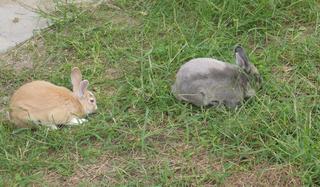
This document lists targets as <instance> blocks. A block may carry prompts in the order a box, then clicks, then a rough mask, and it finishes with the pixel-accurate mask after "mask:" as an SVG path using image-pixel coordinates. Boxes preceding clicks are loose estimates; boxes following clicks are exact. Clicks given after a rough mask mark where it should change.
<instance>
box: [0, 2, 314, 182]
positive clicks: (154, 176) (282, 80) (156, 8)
mask: <svg viewBox="0 0 320 187" xmlns="http://www.w3.org/2000/svg"><path fill="white" fill-rule="evenodd" d="M114 5H116V6H117V7H119V8H120V10H117V9H114V8H110V7H109V6H106V5H101V6H99V7H96V8H94V9H93V8H91V9H86V8H77V7H75V6H73V5H70V6H62V7H59V9H57V12H56V13H55V14H52V15H47V16H50V17H51V19H53V20H54V25H52V27H51V29H50V31H47V32H43V33H41V34H40V35H39V38H40V39H38V40H37V41H36V44H34V43H33V44H29V45H28V46H27V50H26V51H27V52H28V54H30V55H31V60H32V62H33V68H32V69H28V68H23V69H22V70H19V73H17V70H15V68H14V67H13V66H10V65H9V66H4V67H3V68H1V69H0V86H1V88H0V91H1V92H0V97H10V95H11V94H12V92H13V90H14V89H16V88H18V87H19V86H21V85H22V84H23V83H25V82H28V81H30V80H36V79H43V80H48V81H50V82H53V83H55V84H57V85H62V86H66V87H68V88H70V77H69V74H70V69H71V67H73V66H78V67H80V69H81V70H82V73H83V75H84V77H85V78H86V79H88V80H89V81H90V88H91V89H94V92H95V95H96V97H97V102H98V107H99V111H98V113H97V114H96V115H93V116H91V117H90V118H89V122H88V123H87V124H86V125H85V126H81V127H76V128H62V129H60V130H57V131H47V130H46V129H39V130H36V131H31V130H23V131H19V132H15V129H14V128H12V127H10V125H9V124H10V123H9V122H8V121H7V120H6V119H5V118H3V119H0V124H1V126H0V183H3V184H4V185H7V186H14V185H32V184H36V185H50V184H51V183H52V181H51V180H56V181H55V182H57V183H63V182H64V181H63V180H65V181H67V182H68V181H69V182H70V180H71V179H72V177H74V176H78V177H79V176H82V178H83V179H84V180H83V181H80V182H79V180H78V181H77V182H75V183H74V184H82V185H88V184H92V183H94V184H96V185H99V184H100V185H101V184H103V185H129V186H131V185H132V186H141V185H159V186H178V185H190V184H191V185H195V186H199V185H205V184H216V185H221V184H232V182H230V181H229V179H230V177H232V176H237V174H239V173H240V174H242V175H245V174H246V173H250V172H255V171H256V169H255V168H257V167H258V168H259V166H260V167H261V166H263V167H262V169H261V170H262V171H264V169H266V170H267V169H268V168H273V167H275V166H276V167H277V168H280V169H279V171H282V170H286V171H284V172H282V174H283V173H290V174H288V175H286V176H283V177H282V176H281V175H280V174H279V175H280V176H281V177H282V181H285V182H284V183H280V184H278V185H283V184H287V185H290V183H289V182H288V181H290V180H287V182H286V180H285V179H283V178H286V177H288V176H289V177H291V178H294V179H295V180H297V181H299V182H298V183H296V184H298V185H299V184H304V185H320V160H319V158H320V95H319V90H320V89H319V88H320V74H319V71H320V45H319V44H320V31H319V29H320V28H319V27H320V15H319V12H320V4H319V3H318V2H317V1H315V0H304V1H300V0H291V1H289V0H288V1H287V0H259V1H253V0H239V1H225V0H218V1H210V0H204V1H200V0H163V1H129V0H119V1H115V2H114ZM37 42H38V43H42V45H37ZM237 43H241V44H242V45H243V46H244V47H245V48H246V50H247V52H248V54H249V57H250V59H251V61H252V62H253V63H254V64H255V65H256V66H257V68H258V69H259V71H260V73H261V74H262V76H263V79H264V85H263V89H262V90H260V91H259V92H258V95H257V97H256V98H255V99H254V100H252V101H249V102H247V103H245V104H244V105H242V106H241V107H239V108H238V109H236V110H226V109H224V108H197V107H194V106H192V105H189V104H185V103H181V102H179V101H177V100H176V99H175V98H174V97H173V95H172V94H171V93H170V87H171V85H172V83H173V82H174V76H175V73H176V71H177V70H178V68H179V67H180V65H182V64H183V63H184V62H185V61H187V60H189V59H192V58H195V57H215V58H218V59H220V60H224V61H228V62H230V63H233V62H234V58H233V54H232V48H233V46H234V45H235V44H237ZM4 103H5V104H3V105H2V106H1V107H7V102H4ZM0 104H1V103H0ZM103 163H104V164H105V163H107V164H105V165H103ZM95 166H97V168H99V166H100V170H99V172H100V171H103V172H102V173H99V172H98V169H97V168H96V167H95ZM102 166H103V167H102ZM81 168H82V169H81ZM286 168H291V169H290V171H291V170H292V172H289V169H288V171H287V169H286ZM90 169H91V170H90ZM259 171H260V170H259ZM79 173H80V174H79ZM85 173H87V174H85ZM88 173H89V174H88ZM275 173H276V172H275ZM280 173H281V172H280ZM80 178H81V177H80ZM73 179H74V178H73ZM90 179H92V180H93V181H91V182H90ZM43 181H44V182H43ZM71 181H72V180H71ZM228 181H229V182H228ZM246 182H247V184H256V183H254V181H250V180H248V181H246ZM250 182H251V183H250ZM255 182H257V181H255ZM269 182H270V183H269V184H270V185H272V184H275V183H272V181H271V179H270V180H269ZM267 184H268V182H267Z"/></svg>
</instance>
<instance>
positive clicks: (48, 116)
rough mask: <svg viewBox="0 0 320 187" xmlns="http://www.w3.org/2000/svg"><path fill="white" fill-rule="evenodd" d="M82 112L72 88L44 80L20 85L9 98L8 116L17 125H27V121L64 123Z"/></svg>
mask: <svg viewBox="0 0 320 187" xmlns="http://www.w3.org/2000/svg"><path fill="white" fill-rule="evenodd" d="M84 115H85V112H84V109H83V107H82V105H81V103H80V102H79V100H78V99H77V98H76V97H75V96H74V94H73V92H71V91H70V90H68V89H67V88H64V87H60V86H56V85H54V84H51V83H49V82H46V81H33V82H30V83H27V84H25V85H23V86H21V87H20V88H19V89H18V90H17V91H16V92H15V93H14V94H13V96H12V98H11V101H10V118H11V120H12V121H13V122H14V123H15V124H16V126H17V127H29V126H30V123H38V124H39V123H41V124H65V123H68V122H69V121H70V120H71V118H73V117H78V118H80V117H83V116H84Z"/></svg>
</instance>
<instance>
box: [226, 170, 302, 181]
mask: <svg viewBox="0 0 320 187" xmlns="http://www.w3.org/2000/svg"><path fill="white" fill-rule="evenodd" d="M295 173H296V169H295V168H294V167H292V166H290V165H288V166H283V165H271V166H270V165H257V166H255V167H253V168H252V169H251V170H249V171H243V172H238V173H235V174H233V175H232V176H230V177H229V178H227V180H226V181H225V184H224V186H301V185H302V182H301V179H300V178H299V177H297V176H295Z"/></svg>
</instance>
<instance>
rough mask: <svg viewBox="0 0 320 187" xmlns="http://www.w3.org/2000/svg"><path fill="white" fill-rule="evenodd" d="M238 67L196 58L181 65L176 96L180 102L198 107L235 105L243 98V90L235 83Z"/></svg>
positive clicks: (173, 88)
mask: <svg viewBox="0 0 320 187" xmlns="http://www.w3.org/2000/svg"><path fill="white" fill-rule="evenodd" d="M238 75H239V70H238V68H237V67H236V66H235V65H233V64H229V63H225V62H222V61H219V60H216V59H212V58H197V59H193V60H190V61H188V62H187V63H185V64H184V65H182V66H181V68H180V69H179V71H178V73H177V75H176V82H175V84H174V85H173V87H172V91H173V93H174V94H175V95H176V97H177V98H178V99H180V100H185V101H187V102H191V103H193V104H195V105H197V106H205V105H210V104H212V105H214V104H217V103H222V102H227V103H225V104H227V105H229V104H231V105H234V104H236V103H238V102H239V101H240V100H241V99H242V95H241V94H239V92H241V90H239V89H241V88H238V86H237V85H235V84H234V82H235V79H237V76H238Z"/></svg>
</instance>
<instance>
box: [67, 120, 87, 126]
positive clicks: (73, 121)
mask: <svg viewBox="0 0 320 187" xmlns="http://www.w3.org/2000/svg"><path fill="white" fill-rule="evenodd" d="M87 121H88V120H86V119H81V118H72V119H71V120H70V121H69V123H68V125H81V124H83V123H85V122H87Z"/></svg>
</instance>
